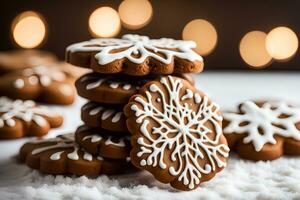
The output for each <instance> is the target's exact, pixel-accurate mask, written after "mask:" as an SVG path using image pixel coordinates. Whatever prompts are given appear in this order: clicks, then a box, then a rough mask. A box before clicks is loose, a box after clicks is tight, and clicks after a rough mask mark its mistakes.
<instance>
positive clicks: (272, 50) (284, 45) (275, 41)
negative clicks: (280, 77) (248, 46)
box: [266, 27, 299, 60]
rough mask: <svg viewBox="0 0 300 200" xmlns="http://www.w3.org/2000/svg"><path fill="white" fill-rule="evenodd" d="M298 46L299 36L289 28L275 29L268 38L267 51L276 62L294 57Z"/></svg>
mask: <svg viewBox="0 0 300 200" xmlns="http://www.w3.org/2000/svg"><path fill="white" fill-rule="evenodd" d="M298 45H299V44H298V38H297V35H296V34H295V32H293V31H292V30H291V29H290V28H287V27H277V28H274V29H273V30H271V31H270V33H269V34H268V35H267V38H266V48H267V51H268V53H269V54H270V55H271V56H272V57H273V58H274V59H276V60H286V59H288V58H290V57H292V56H293V55H294V54H295V53H296V51H297V49H298Z"/></svg>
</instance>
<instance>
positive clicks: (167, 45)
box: [67, 34, 203, 65]
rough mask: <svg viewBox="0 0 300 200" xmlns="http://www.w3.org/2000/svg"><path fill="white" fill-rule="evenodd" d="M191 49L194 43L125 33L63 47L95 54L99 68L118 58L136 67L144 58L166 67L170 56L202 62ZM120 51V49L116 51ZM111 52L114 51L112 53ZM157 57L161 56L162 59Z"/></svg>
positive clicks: (169, 61) (71, 50)
mask: <svg viewBox="0 0 300 200" xmlns="http://www.w3.org/2000/svg"><path fill="white" fill-rule="evenodd" d="M195 47H196V43H195V42H193V41H183V40H174V39H170V38H161V39H149V38H148V37H147V36H140V35H132V34H127V35H124V36H123V37H122V39H113V38H109V39H106V38H99V39H92V40H90V41H85V42H81V43H77V44H73V45H70V46H69V47H68V48H67V51H70V52H88V51H95V52H96V51H97V52H98V51H99V52H98V53H96V54H95V58H96V59H97V60H98V63H99V64H100V65H105V64H108V63H111V62H113V61H115V60H118V59H122V58H127V59H128V60H130V61H131V62H133V63H137V64H140V63H143V62H144V61H145V60H146V59H147V58H148V57H152V58H154V59H156V60H158V61H160V62H162V63H164V64H170V63H171V62H172V61H173V58H174V57H178V58H181V59H186V60H189V61H196V60H198V61H203V59H202V57H201V56H200V55H199V54H197V53H196V52H194V51H193V50H192V48H195ZM120 49H124V50H122V51H119V50H120ZM172 49H177V50H172ZM114 50H118V51H117V52H113V51H114ZM112 52H113V53H112ZM158 54H162V55H163V56H160V55H158ZM136 55H140V56H139V57H137V56H136Z"/></svg>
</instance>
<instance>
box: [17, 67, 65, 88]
mask: <svg viewBox="0 0 300 200" xmlns="http://www.w3.org/2000/svg"><path fill="white" fill-rule="evenodd" d="M22 75H23V76H25V77H28V81H29V83H30V84H31V85H36V84H37V83H38V82H40V84H41V85H42V86H44V87H47V86H49V85H50V84H51V83H52V81H59V82H61V81H64V80H65V79H66V74H65V73H64V72H63V71H61V70H60V69H59V68H58V67H46V66H42V65H39V66H36V67H33V68H26V69H24V70H23V71H22ZM15 86H16V85H15ZM23 87H24V85H23Z"/></svg>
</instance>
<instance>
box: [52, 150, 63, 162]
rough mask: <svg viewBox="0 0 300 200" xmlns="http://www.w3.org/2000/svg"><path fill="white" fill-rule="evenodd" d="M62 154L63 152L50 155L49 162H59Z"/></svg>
mask: <svg viewBox="0 0 300 200" xmlns="http://www.w3.org/2000/svg"><path fill="white" fill-rule="evenodd" d="M63 153H64V151H59V152H56V153H54V154H52V155H51V156H50V160H59V159H60V158H61V154H63Z"/></svg>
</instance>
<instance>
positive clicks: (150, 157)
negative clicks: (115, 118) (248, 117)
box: [124, 76, 229, 190]
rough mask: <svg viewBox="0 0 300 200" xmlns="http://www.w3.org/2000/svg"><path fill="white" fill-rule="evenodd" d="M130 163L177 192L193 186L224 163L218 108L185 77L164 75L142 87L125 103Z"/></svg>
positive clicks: (210, 175) (220, 167)
mask: <svg viewBox="0 0 300 200" xmlns="http://www.w3.org/2000/svg"><path fill="white" fill-rule="evenodd" d="M124 113H125V115H126V117H128V119H127V127H128V129H129V131H130V132H131V133H132V139H131V143H132V150H131V153H130V156H131V161H132V163H133V164H134V165H135V166H136V167H138V168H141V169H145V170H147V171H149V172H150V173H152V174H153V175H154V177H155V178H156V179H157V180H159V181H161V182H163V183H170V184H171V186H172V187H174V188H177V189H179V190H193V189H196V188H197V187H198V186H199V185H200V184H201V183H202V182H205V181H208V180H210V179H211V178H213V177H214V176H215V175H216V174H217V173H218V172H219V171H221V170H222V169H223V168H224V167H225V166H226V160H227V157H228V153H229V148H228V146H227V142H226V139H225V137H224V135H223V133H222V116H221V115H220V112H219V107H218V105H216V104H215V103H214V102H212V101H211V100H210V98H208V97H207V96H206V95H205V94H204V93H202V92H200V91H198V90H197V89H196V88H195V87H193V86H192V85H191V84H189V83H188V82H187V81H186V80H184V79H181V78H177V77H172V76H167V77H162V78H161V79H160V80H157V81H152V82H149V83H147V84H146V85H144V86H143V87H141V89H140V91H139V93H138V94H137V95H134V96H132V97H131V98H130V100H129V103H128V104H127V105H126V106H125V107H124Z"/></svg>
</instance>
